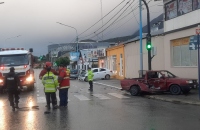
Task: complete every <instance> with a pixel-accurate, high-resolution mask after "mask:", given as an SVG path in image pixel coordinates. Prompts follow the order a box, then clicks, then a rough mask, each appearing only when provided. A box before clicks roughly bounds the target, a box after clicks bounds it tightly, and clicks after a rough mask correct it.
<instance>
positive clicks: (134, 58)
mask: <svg viewBox="0 0 200 130" xmlns="http://www.w3.org/2000/svg"><path fill="white" fill-rule="evenodd" d="M151 41H152V46H153V49H152V50H154V51H152V57H153V58H152V62H151V65H152V70H162V69H165V64H164V61H165V58H164V57H165V56H164V53H163V52H164V50H165V49H164V44H163V42H164V36H163V35H156V36H153V37H152V38H151ZM142 43H143V45H142V46H143V48H142V52H143V53H142V55H143V58H142V59H143V70H148V52H147V49H146V39H145V38H143V40H142ZM124 52H125V68H126V73H125V78H138V77H139V73H138V71H139V70H140V67H141V65H140V41H139V39H138V38H136V39H135V40H134V39H133V40H132V41H130V42H127V43H125V44H124Z"/></svg>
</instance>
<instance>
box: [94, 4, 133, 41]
mask: <svg viewBox="0 0 200 130" xmlns="http://www.w3.org/2000/svg"><path fill="white" fill-rule="evenodd" d="M132 4H133V2H131V4H129V5H128V7H126V9H125V10H124V11H123V12H122V13H121V14H120V15H119V16H118V17H117V18H116V19H115V20H114V21H113V22H112V23H111V24H109V25H108V26H107V27H106V28H104V29H103V30H102V31H100V32H98V33H97V35H99V34H100V33H102V32H103V31H105V30H106V29H108V28H109V27H110V26H112V25H113V24H114V23H115V22H116V21H117V20H118V19H119V18H120V17H121V16H122V15H123V14H124V12H125V11H126V10H127V9H128V8H129V7H130V6H131V5H132ZM93 37H94V36H93ZM93 37H90V38H91V39H92V38H93Z"/></svg>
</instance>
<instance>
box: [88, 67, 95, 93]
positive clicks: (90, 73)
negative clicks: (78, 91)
mask: <svg viewBox="0 0 200 130" xmlns="http://www.w3.org/2000/svg"><path fill="white" fill-rule="evenodd" d="M93 77H94V74H93V72H92V70H91V68H88V82H89V85H90V88H89V90H90V91H93Z"/></svg>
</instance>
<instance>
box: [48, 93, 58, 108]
mask: <svg viewBox="0 0 200 130" xmlns="http://www.w3.org/2000/svg"><path fill="white" fill-rule="evenodd" d="M45 95H46V100H47V105H48V106H50V103H51V101H52V104H53V106H55V105H57V100H56V93H55V92H45Z"/></svg>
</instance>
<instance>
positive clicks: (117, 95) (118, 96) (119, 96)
mask: <svg viewBox="0 0 200 130" xmlns="http://www.w3.org/2000/svg"><path fill="white" fill-rule="evenodd" d="M108 94H109V95H112V96H114V97H117V98H121V99H122V98H130V97H127V96H124V95H121V94H118V93H108Z"/></svg>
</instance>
